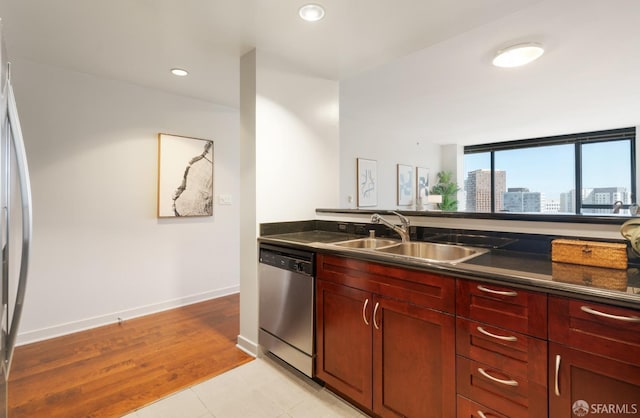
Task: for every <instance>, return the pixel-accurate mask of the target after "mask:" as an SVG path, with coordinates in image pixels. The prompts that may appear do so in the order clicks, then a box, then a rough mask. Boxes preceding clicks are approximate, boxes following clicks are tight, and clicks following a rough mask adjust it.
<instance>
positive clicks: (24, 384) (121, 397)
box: [9, 294, 253, 418]
mask: <svg viewBox="0 0 640 418" xmlns="http://www.w3.org/2000/svg"><path fill="white" fill-rule="evenodd" d="M238 333H239V295H238V294H235V295H230V296H225V297H222V298H217V299H213V300H210V301H205V302H201V303H197V304H193V305H189V306H185V307H181V308H177V309H173V310H170V311H165V312H160V313H157V314H153V315H148V316H145V317H141V318H135V319H131V320H128V321H125V322H123V323H122V324H121V325H118V324H114V325H107V326H104V327H100V328H95V329H91V330H88V331H84V332H79V333H75V334H71V335H67V336H63V337H59V338H55V339H51V340H46V341H42V342H38V343H34V344H29V345H24V346H20V347H18V348H17V349H16V352H15V355H14V360H13V365H12V369H11V375H10V381H9V417H10V418H20V417H29V418H33V417H47V418H55V417H64V418H75V417H78V418H80V417H83V418H84V417H120V416H121V415H124V414H126V413H127V412H130V411H132V410H134V409H136V408H139V407H141V406H143V405H146V404H148V403H151V402H153V401H154V400H157V399H159V398H162V397H164V396H166V395H168V394H170V393H173V392H175V391H178V390H180V389H183V388H185V387H188V386H191V385H193V384H195V383H198V382H201V381H203V380H206V379H209V378H211V377H213V376H215V375H218V374H220V373H223V372H225V371H227V370H229V369H232V368H234V367H236V366H239V365H241V364H244V363H246V362H248V361H251V360H252V359H253V357H251V356H249V355H247V354H246V353H244V352H243V351H241V350H239V349H238V348H236V346H235V345H236V337H237V335H238Z"/></svg>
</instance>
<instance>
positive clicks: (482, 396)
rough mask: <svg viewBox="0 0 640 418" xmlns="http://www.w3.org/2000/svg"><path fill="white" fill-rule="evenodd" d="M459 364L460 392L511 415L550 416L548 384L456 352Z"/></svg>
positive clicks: (540, 417)
mask: <svg viewBox="0 0 640 418" xmlns="http://www.w3.org/2000/svg"><path fill="white" fill-rule="evenodd" d="M456 364H457V379H456V381H457V383H458V393H459V394H460V395H462V396H464V397H466V398H469V399H471V400H473V401H475V402H479V403H481V404H482V405H487V406H489V407H490V408H492V409H494V410H496V411H498V412H500V413H502V414H504V415H506V416H509V417H532V418H534V417H535V418H543V417H546V416H547V389H546V385H540V384H537V383H534V382H529V381H528V380H527V378H526V377H523V376H513V375H509V374H507V373H504V372H503V371H502V370H500V369H499V368H496V367H492V366H490V365H487V364H484V363H480V362H477V361H474V360H470V359H467V358H464V357H461V356H457V358H456Z"/></svg>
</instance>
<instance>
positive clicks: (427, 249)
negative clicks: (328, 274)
mask: <svg viewBox="0 0 640 418" xmlns="http://www.w3.org/2000/svg"><path fill="white" fill-rule="evenodd" d="M331 245H332V246H337V247H340V248H344V249H351V250H358V251H372V252H375V253H378V254H387V255H390V256H393V257H401V258H405V257H406V258H410V259H414V260H420V261H425V262H430V263H450V264H456V263H461V262H463V261H466V260H469V259H472V258H474V257H477V256H479V255H482V254H484V253H486V252H488V250H486V249H484V248H476V247H468V246H461V245H451V244H436V243H432V242H422V241H412V242H399V241H397V240H393V239H386V238H359V239H353V240H349V241H341V242H335V243H332V244H331Z"/></svg>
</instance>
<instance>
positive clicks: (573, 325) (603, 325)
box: [549, 296, 640, 365]
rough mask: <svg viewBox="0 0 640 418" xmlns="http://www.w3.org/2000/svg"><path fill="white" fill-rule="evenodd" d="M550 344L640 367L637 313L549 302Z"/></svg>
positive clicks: (639, 313)
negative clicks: (570, 347)
mask: <svg viewBox="0 0 640 418" xmlns="http://www.w3.org/2000/svg"><path fill="white" fill-rule="evenodd" d="M549 315H550V319H551V320H550V321H549V340H551V341H556V342H559V343H562V344H565V345H568V346H572V347H574V348H576V349H579V350H583V351H586V352H590V353H595V354H599V355H602V356H606V357H610V358H613V359H616V360H620V361H623V362H627V363H630V364H634V365H640V355H639V353H640V310H634V309H625V308H619V307H614V306H609V305H604V304H599V303H593V302H587V301H582V300H577V299H567V298H561V297H556V296H553V297H550V298H549Z"/></svg>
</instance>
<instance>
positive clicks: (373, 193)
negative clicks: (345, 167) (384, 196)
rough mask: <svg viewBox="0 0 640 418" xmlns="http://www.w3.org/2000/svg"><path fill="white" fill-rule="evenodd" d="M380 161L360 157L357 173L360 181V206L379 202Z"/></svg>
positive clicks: (357, 162)
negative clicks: (378, 166)
mask: <svg viewBox="0 0 640 418" xmlns="http://www.w3.org/2000/svg"><path fill="white" fill-rule="evenodd" d="M377 165H378V162H377V161H375V160H367V159H365V158H358V159H357V160H356V172H357V173H356V175H357V182H358V202H357V205H358V207H365V206H376V205H377V204H378V172H377Z"/></svg>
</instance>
